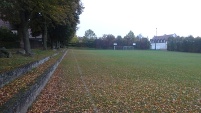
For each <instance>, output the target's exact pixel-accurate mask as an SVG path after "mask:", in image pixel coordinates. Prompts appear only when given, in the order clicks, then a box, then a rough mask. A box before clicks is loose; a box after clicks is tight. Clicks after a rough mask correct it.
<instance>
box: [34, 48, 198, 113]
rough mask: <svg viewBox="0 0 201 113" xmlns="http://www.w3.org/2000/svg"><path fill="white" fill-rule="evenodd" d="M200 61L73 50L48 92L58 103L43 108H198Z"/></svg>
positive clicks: (177, 56)
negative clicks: (54, 85)
mask: <svg viewBox="0 0 201 113" xmlns="http://www.w3.org/2000/svg"><path fill="white" fill-rule="evenodd" d="M200 62H201V54H194V53H181V52H167V51H139V50H134V51H114V50H78V49H71V50H68V53H67V55H66V57H65V58H64V60H63V61H62V62H61V64H60V66H59V69H60V71H59V72H58V73H57V75H55V76H59V77H60V79H57V80H60V81H59V82H57V83H58V85H57V86H58V88H59V91H58V92H52V94H51V91H50V95H57V96H56V97H57V102H56V104H55V105H52V104H51V106H52V107H49V108H48V107H46V110H44V109H43V112H44V111H47V110H48V111H51V110H52V111H55V110H56V111H61V112H94V111H95V112H96V111H97V112H104V113H105V112H201V70H200V67H201V63H200ZM47 87H48V85H47ZM45 94H46V95H47V94H48V93H47V92H46V93H43V92H42V93H41V95H45ZM58 95H60V97H58ZM39 98H40V97H39ZM51 99H53V98H51ZM51 99H50V100H51ZM39 100H40V99H39ZM45 100H46V101H47V99H45ZM50 100H49V101H50ZM54 101H55V100H54ZM40 102H41V104H44V102H42V101H40ZM36 103H37V101H36ZM36 103H35V104H33V106H32V109H39V108H37V107H35V108H34V105H41V104H39V103H37V104H36ZM45 106H48V105H45ZM41 109H42V108H41ZM33 111H34V110H33Z"/></svg>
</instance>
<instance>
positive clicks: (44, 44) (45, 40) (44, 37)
mask: <svg viewBox="0 0 201 113" xmlns="http://www.w3.org/2000/svg"><path fill="white" fill-rule="evenodd" d="M42 38H43V49H44V50H47V24H46V22H45V24H44V30H43V33H42Z"/></svg>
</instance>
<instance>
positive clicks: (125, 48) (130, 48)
mask: <svg viewBox="0 0 201 113" xmlns="http://www.w3.org/2000/svg"><path fill="white" fill-rule="evenodd" d="M123 50H134V47H133V46H123Z"/></svg>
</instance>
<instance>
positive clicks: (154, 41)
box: [154, 28, 157, 50]
mask: <svg viewBox="0 0 201 113" xmlns="http://www.w3.org/2000/svg"><path fill="white" fill-rule="evenodd" d="M156 38H157V28H156ZM154 42H155V50H156V40H155V41H154Z"/></svg>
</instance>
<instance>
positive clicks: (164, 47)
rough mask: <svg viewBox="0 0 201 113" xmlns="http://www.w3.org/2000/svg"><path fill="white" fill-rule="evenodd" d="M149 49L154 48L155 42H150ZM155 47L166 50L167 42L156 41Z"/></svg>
mask: <svg viewBox="0 0 201 113" xmlns="http://www.w3.org/2000/svg"><path fill="white" fill-rule="evenodd" d="M151 49H155V43H151ZM156 49H157V50H159V49H163V50H167V42H166V43H156Z"/></svg>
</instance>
